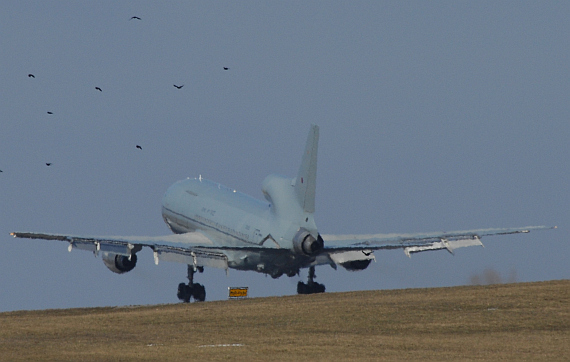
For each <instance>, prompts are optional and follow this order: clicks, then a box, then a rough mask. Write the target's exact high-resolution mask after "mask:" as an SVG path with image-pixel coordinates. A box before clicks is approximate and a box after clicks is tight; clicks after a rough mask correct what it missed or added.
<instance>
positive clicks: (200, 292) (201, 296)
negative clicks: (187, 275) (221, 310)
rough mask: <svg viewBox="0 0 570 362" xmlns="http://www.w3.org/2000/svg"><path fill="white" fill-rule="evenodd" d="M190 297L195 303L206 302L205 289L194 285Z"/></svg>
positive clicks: (199, 285) (200, 285)
mask: <svg viewBox="0 0 570 362" xmlns="http://www.w3.org/2000/svg"><path fill="white" fill-rule="evenodd" d="M192 289H193V290H192V297H194V300H195V301H197V302H203V301H205V300H206V288H205V287H204V286H203V285H202V284H194V285H193V288H192Z"/></svg>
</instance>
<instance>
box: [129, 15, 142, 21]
mask: <svg viewBox="0 0 570 362" xmlns="http://www.w3.org/2000/svg"><path fill="white" fill-rule="evenodd" d="M133 19H137V20H141V18H139V17H138V16H131V18H130V19H129V20H133Z"/></svg>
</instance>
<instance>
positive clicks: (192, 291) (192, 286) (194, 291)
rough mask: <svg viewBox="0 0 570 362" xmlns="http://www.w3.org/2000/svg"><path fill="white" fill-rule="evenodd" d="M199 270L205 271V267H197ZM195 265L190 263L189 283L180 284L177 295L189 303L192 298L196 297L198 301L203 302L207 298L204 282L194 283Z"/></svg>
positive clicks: (195, 299)
mask: <svg viewBox="0 0 570 362" xmlns="http://www.w3.org/2000/svg"><path fill="white" fill-rule="evenodd" d="M196 270H197V271H199V272H200V273H203V272H204V268H203V267H197V268H196ZM194 273H195V271H194V267H193V266H191V265H188V284H184V283H180V284H178V293H177V294H176V296H177V297H178V299H180V300H181V301H183V302H184V303H189V302H190V298H194V301H196V302H203V301H205V300H206V288H205V287H204V286H203V285H202V284H198V283H194Z"/></svg>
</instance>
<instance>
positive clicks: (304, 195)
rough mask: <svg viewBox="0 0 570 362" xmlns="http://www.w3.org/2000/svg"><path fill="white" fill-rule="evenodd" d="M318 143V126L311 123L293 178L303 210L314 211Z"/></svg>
mask: <svg viewBox="0 0 570 362" xmlns="http://www.w3.org/2000/svg"><path fill="white" fill-rule="evenodd" d="M318 144H319V126H316V125H311V129H310V131H309V136H307V145H306V146H305V153H303V160H302V162H301V167H299V173H298V174H297V178H296V179H295V194H296V195H297V200H299V203H300V205H301V206H302V207H303V210H304V211H305V212H309V213H314V212H315V189H316V185H317V148H318Z"/></svg>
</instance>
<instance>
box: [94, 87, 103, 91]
mask: <svg viewBox="0 0 570 362" xmlns="http://www.w3.org/2000/svg"><path fill="white" fill-rule="evenodd" d="M95 89H97V90H98V91H99V92H103V90H102V89H101V88H99V87H95Z"/></svg>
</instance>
